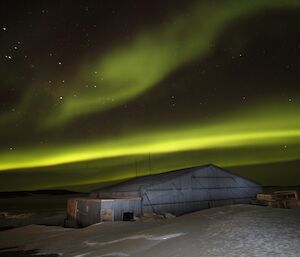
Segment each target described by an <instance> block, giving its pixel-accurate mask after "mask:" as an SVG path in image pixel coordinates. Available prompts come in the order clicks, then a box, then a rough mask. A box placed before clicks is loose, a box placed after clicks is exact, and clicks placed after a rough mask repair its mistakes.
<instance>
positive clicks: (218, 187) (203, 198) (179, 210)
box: [68, 165, 262, 225]
mask: <svg viewBox="0 0 300 257" xmlns="http://www.w3.org/2000/svg"><path fill="white" fill-rule="evenodd" d="M260 192H262V187H261V186H260V185H258V184H257V183H255V182H253V181H251V180H248V179H246V178H243V177H241V176H238V175H235V174H233V173H231V172H229V171H226V170H224V169H222V168H219V167H217V166H215V165H206V166H199V167H193V168H186V169H181V170H176V171H170V172H165V173H161V174H155V175H148V176H143V177H137V178H133V179H130V180H128V181H125V182H122V183H119V184H116V185H113V186H110V187H107V188H103V189H99V190H95V191H93V192H92V193H91V194H90V198H87V199H86V200H80V201H81V202H80V201H77V204H75V203H73V204H72V206H73V210H72V211H73V212H72V213H73V214H72V213H69V212H68V216H69V217H71V216H72V215H73V217H71V218H73V219H75V220H77V221H78V222H79V223H80V224H82V225H86V224H91V223H97V222H99V221H104V220H105V218H102V217H107V215H106V216H105V215H104V214H107V213H110V214H111V215H110V216H111V217H112V218H110V219H109V218H108V220H124V219H126V218H128V215H129V216H130V215H131V216H139V215H144V214H146V213H156V214H165V213H172V214H174V215H181V214H184V213H189V212H193V211H199V210H202V209H206V208H212V207H216V206H222V205H229V204H238V203H250V201H251V199H253V198H255V197H256V194H257V193H260ZM85 201H86V203H84V202H85ZM95 201H96V202H97V201H98V202H99V204H98V207H97V208H96V209H95V210H89V208H88V207H84V206H87V205H89V204H87V202H91V203H92V202H95ZM106 201H108V202H106ZM70 202H71V200H70ZM75 205H77V207H76V208H75V207H74V206H75ZM70 206H71V205H70ZM78 206H80V208H79V207H78ZM68 209H72V208H69V207H68ZM75 209H76V210H75ZM95 212H97V214H95ZM77 213H80V217H79V216H78V215H79V214H77ZM91 216H94V217H95V218H93V219H92V220H91V219H90V220H89V222H85V221H84V220H87V219H88V217H91ZM106 220H107V218H106Z"/></svg>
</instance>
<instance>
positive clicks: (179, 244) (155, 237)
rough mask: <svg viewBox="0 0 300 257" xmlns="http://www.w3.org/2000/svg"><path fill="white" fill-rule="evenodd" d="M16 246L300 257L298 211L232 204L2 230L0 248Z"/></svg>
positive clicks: (154, 256) (187, 256)
mask: <svg viewBox="0 0 300 257" xmlns="http://www.w3.org/2000/svg"><path fill="white" fill-rule="evenodd" d="M17 246H18V247H20V248H21V249H23V250H30V249H39V252H40V253H44V254H46V253H52V254H53V253H57V254H59V255H61V256H74V257H93V256H95V257H96V256H97V257H104V256H110V257H128V256H134V257H150V256H151V257H168V256H172V257H194V256H195V257H196V256H197V257H202V256H203V257H212V256H218V257H219V256H221V257H227V256H228V257H235V256H237V257H244V256H247V257H248V256H249V257H256V256H263V257H273V256H276V257H281V256H282V257H289V256H293V257H299V256H300V211H299V210H286V209H271V208H267V207H260V206H252V205H235V206H225V207H219V208H212V209H208V210H204V211H200V212H196V213H192V214H188V215H184V216H181V217H178V218H174V219H168V220H150V221H136V222H114V223H100V224H96V225H93V226H90V227H87V228H84V229H65V228H61V227H47V226H39V225H30V226H26V227H21V228H16V229H12V230H7V231H3V232H0V248H7V247H17ZM12 250H14V249H12ZM2 252H4V251H2ZM6 254H7V253H6ZM0 256H1V251H0ZM3 256H4V255H3ZM5 256H9V255H5ZM12 256H13V255H12ZM18 256H21V255H18ZM24 256H25V255H24ZM27 256H28V255H27Z"/></svg>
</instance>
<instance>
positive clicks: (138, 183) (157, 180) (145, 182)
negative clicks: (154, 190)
mask: <svg viewBox="0 0 300 257" xmlns="http://www.w3.org/2000/svg"><path fill="white" fill-rule="evenodd" d="M207 168H215V169H218V170H219V171H222V173H224V174H226V175H227V176H228V177H232V176H237V175H235V174H232V173H230V172H228V171H226V170H224V169H222V168H220V167H217V166H215V165H213V164H208V165H203V166H196V167H190V168H184V169H179V170H174V171H168V172H165V173H159V174H154V175H146V176H141V177H136V178H131V179H129V180H127V181H124V182H121V183H118V184H116V185H112V186H109V187H105V188H101V189H98V190H95V191H94V192H101V191H106V192H109V191H116V192H122V191H138V190H140V189H141V188H147V187H150V186H152V185H157V184H162V183H164V182H167V181H170V180H172V179H175V178H177V177H181V176H185V175H187V174H189V173H193V172H195V171H199V170H202V169H203V170H206V169H207ZM237 177H240V176H237ZM243 179H245V178H243ZM245 180H246V179H245ZM252 183H254V182H252Z"/></svg>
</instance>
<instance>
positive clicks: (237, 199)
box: [141, 167, 262, 215]
mask: <svg viewBox="0 0 300 257" xmlns="http://www.w3.org/2000/svg"><path fill="white" fill-rule="evenodd" d="M261 191H262V188H261V187H260V186H258V185H257V184H255V183H253V182H251V181H249V180H246V179H244V178H241V177H239V176H235V175H233V174H230V173H227V172H224V171H223V170H219V169H217V168H214V167H212V168H210V169H207V170H206V171H203V170H201V171H195V172H193V173H189V174H187V175H184V176H180V177H177V178H174V179H172V180H169V181H167V182H165V183H161V184H157V185H153V186H151V187H149V188H146V189H144V190H142V191H141V195H142V198H143V201H142V209H143V212H155V213H161V214H163V213H166V212H171V213H174V214H176V215H179V214H183V213H188V212H192V211H197V210H201V209H206V208H211V207H215V206H222V205H228V204H237V203H249V202H250V200H251V199H252V198H254V197H255V196H256V194H257V193H259V192H261Z"/></svg>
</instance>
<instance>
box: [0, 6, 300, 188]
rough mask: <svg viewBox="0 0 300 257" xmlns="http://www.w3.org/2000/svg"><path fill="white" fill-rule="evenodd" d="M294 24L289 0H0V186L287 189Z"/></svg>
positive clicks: (296, 54) (295, 132)
mask: <svg viewBox="0 0 300 257" xmlns="http://www.w3.org/2000/svg"><path fill="white" fill-rule="evenodd" d="M299 25H300V1H299V0H270V1H268V0H252V1H246V0H239V1H238V0H236V1H234V0H232V1H229V0H228V1H227V0H224V1H211V0H210V1H171V0H170V1H137V0H136V1H133V0H131V1H130V0H126V1H121V0H120V1H1V15H0V29H1V30H0V37H1V41H0V44H1V47H0V53H1V55H0V57H1V58H0V129H1V134H0V142H1V143H0V190H1V191H8V190H9V191H11V190H23V189H41V188H74V187H75V188H87V189H90V188H93V186H95V184H97V183H99V182H107V181H112V180H119V179H123V178H127V177H132V176H136V175H143V174H149V173H156V172H163V171H167V170H171V169H178V168H183V167H188V166H194V165H202V164H207V163H215V164H217V165H219V166H223V167H226V168H228V169H230V170H233V171H235V172H238V173H239V174H242V175H246V176H248V177H251V178H253V179H256V180H258V182H261V183H263V184H269V185H271V184H291V185H292V184H293V185H300V118H299V111H300V103H299V97H300V90H299V83H300V75H299V67H300V34H299ZM149 155H150V162H149Z"/></svg>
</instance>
